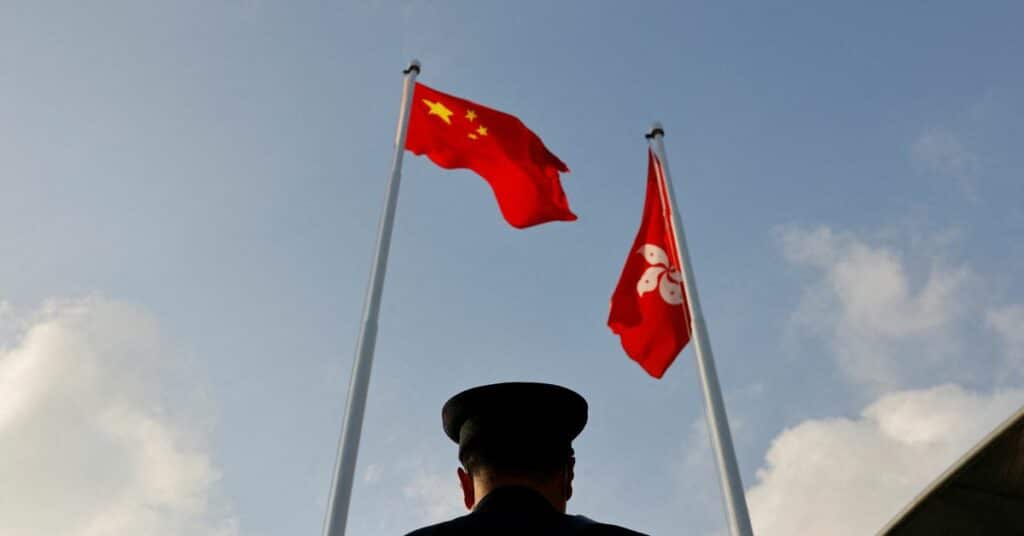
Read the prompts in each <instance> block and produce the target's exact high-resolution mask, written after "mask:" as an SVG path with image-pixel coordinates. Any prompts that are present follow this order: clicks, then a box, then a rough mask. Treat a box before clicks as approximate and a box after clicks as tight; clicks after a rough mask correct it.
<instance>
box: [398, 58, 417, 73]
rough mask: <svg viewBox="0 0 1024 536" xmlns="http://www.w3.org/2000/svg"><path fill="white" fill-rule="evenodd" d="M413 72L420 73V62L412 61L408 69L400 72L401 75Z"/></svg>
mask: <svg viewBox="0 0 1024 536" xmlns="http://www.w3.org/2000/svg"><path fill="white" fill-rule="evenodd" d="M413 71H416V73H417V74H418V73H419V72H420V60H417V59H414V60H412V61H410V62H409V67H407V68H406V69H405V70H404V71H402V74H409V73H411V72H413Z"/></svg>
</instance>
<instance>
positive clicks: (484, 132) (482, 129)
mask: <svg viewBox="0 0 1024 536" xmlns="http://www.w3.org/2000/svg"><path fill="white" fill-rule="evenodd" d="M476 133H477V134H479V135H481V136H486V135H487V127H485V126H483V125H480V128H478V129H476Z"/></svg>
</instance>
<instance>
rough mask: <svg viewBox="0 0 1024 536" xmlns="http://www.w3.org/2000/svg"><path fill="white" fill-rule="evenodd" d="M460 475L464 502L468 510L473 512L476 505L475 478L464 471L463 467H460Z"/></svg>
mask: <svg viewBox="0 0 1024 536" xmlns="http://www.w3.org/2000/svg"><path fill="white" fill-rule="evenodd" d="M458 475H459V486H461V487H462V502H463V504H465V505H466V509H467V510H472V509H473V506H474V505H475V504H476V490H475V489H474V488H473V477H471V476H469V473H467V472H466V471H463V470H462V468H461V467H459V470H458Z"/></svg>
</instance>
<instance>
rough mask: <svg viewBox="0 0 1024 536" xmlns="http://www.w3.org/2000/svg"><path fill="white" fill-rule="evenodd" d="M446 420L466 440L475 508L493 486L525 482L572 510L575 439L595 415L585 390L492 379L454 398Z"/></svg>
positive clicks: (463, 473)
mask: <svg viewBox="0 0 1024 536" xmlns="http://www.w3.org/2000/svg"><path fill="white" fill-rule="evenodd" d="M442 420H443V423H444V429H445V433H447V435H448V437H450V438H451V439H452V440H453V441H455V442H456V443H458V444H459V461H460V462H461V465H462V467H460V468H459V469H458V471H457V473H458V477H459V482H460V484H461V486H462V491H463V499H464V502H465V504H466V507H467V508H473V507H474V506H475V505H476V504H477V503H478V502H479V501H480V500H481V499H483V497H484V496H486V495H487V494H488V493H490V491H491V490H493V489H496V488H500V487H504V486H525V487H529V488H532V489H533V490H535V491H537V492H538V493H540V494H541V495H543V496H544V497H545V498H547V500H548V501H549V502H550V503H551V504H552V506H553V507H554V508H555V509H556V510H559V511H565V503H566V501H568V500H569V498H570V497H571V496H572V480H573V468H574V465H575V458H574V457H573V450H572V440H573V439H575V437H576V436H577V435H578V434H579V433H580V431H582V430H583V427H584V425H585V424H586V421H587V402H586V401H585V400H584V399H583V397H581V396H580V395H578V394H576V393H575V392H573V391H571V390H569V389H566V388H564V387H559V386H557V385H548V384H540V383H501V384H494V385H485V386H481V387H476V388H473V389H469V390H467V391H463V392H462V393H459V394H458V395H455V396H454V397H452V398H451V399H450V400H449V401H448V402H447V403H446V404H445V406H444V409H443V410H442Z"/></svg>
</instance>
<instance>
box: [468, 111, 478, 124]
mask: <svg viewBox="0 0 1024 536" xmlns="http://www.w3.org/2000/svg"><path fill="white" fill-rule="evenodd" d="M466 119H469V122H470V123H472V122H473V120H474V119H476V112H474V111H473V110H467V111H466Z"/></svg>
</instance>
